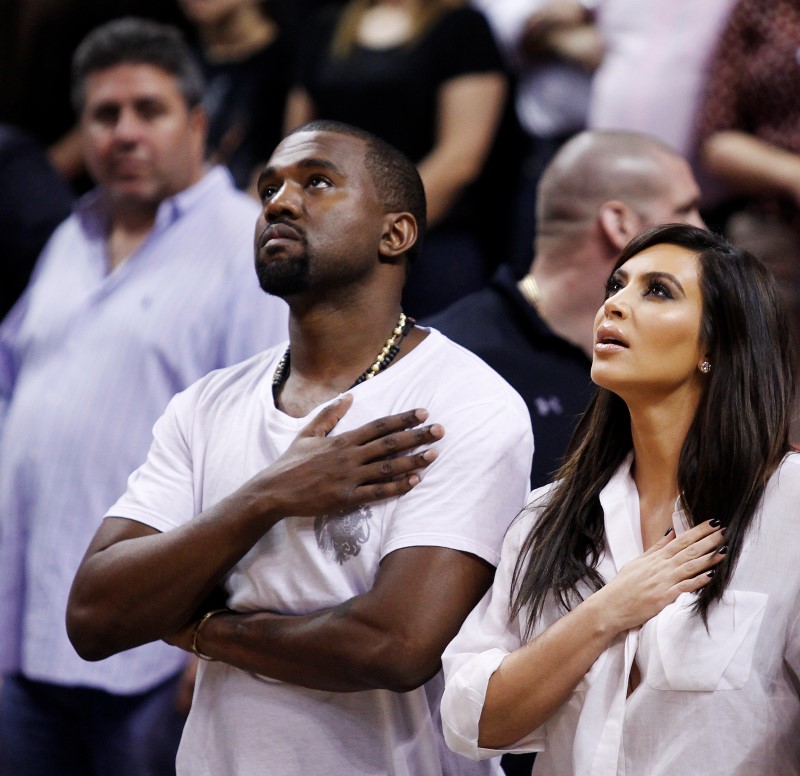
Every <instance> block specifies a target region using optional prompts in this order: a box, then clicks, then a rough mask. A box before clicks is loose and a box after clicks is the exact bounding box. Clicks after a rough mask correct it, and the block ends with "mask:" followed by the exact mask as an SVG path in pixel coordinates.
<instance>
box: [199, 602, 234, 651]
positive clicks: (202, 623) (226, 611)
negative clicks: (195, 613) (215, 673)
mask: <svg viewBox="0 0 800 776" xmlns="http://www.w3.org/2000/svg"><path fill="white" fill-rule="evenodd" d="M230 612H231V610H230V609H228V608H223V609H212V610H211V611H210V612H206V613H205V614H204V615H203V616H202V617H201V618H200V619H199V620H198V621H197V625H195V626H194V629H193V630H192V653H193V654H194V655H195V657H199V658H200V660H207V661H209V662H213V661H215V660H216V658H215V657H209V656H208V655H207V654H206V653H205V652H203V650H202V648H201V646H200V643H199V642H200V636H201V633H202V632H203V629H204V628H205V626H206V625H207V623H208V621H209V620H210V619H211V618H212V617H216V616H217V615H219V614H229V613H230Z"/></svg>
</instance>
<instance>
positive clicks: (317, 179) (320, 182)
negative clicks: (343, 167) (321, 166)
mask: <svg viewBox="0 0 800 776" xmlns="http://www.w3.org/2000/svg"><path fill="white" fill-rule="evenodd" d="M308 185H309V186H311V187H312V188H315V189H321V188H325V187H327V186H330V185H331V182H330V181H329V180H328V179H327V178H323V177H322V175H312V176H311V177H310V178H309V179H308Z"/></svg>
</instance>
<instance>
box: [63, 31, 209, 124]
mask: <svg viewBox="0 0 800 776" xmlns="http://www.w3.org/2000/svg"><path fill="white" fill-rule="evenodd" d="M129 64H135V65H152V66H153V67H158V68H160V69H161V70H164V71H165V72H167V73H169V74H170V75H172V76H174V77H175V78H176V79H177V81H178V89H179V91H180V93H181V95H182V96H183V99H184V100H185V101H186V104H187V106H188V107H189V108H194V107H195V106H196V105H199V104H200V101H201V100H202V99H203V91H204V89H205V84H204V81H203V74H202V72H201V71H200V67H199V66H198V64H197V62H196V61H195V58H194V57H193V56H192V52H191V51H190V49H189V46H188V45H187V43H186V41H185V39H184V37H183V35H182V34H181V32H180V31H179V30H178V29H177V28H175V27H172V26H170V25H168V24H161V23H159V22H155V21H152V20H150V19H137V18H135V17H132V16H128V17H125V18H124V19H115V20H114V21H111V22H108V23H107V24H102V25H101V26H99V27H97V28H96V29H94V30H92V31H91V32H90V33H89V34H88V35H87V36H86V37H85V38H84V39H83V41H82V42H81V44H80V45H79V46H78V48H77V49H76V50H75V54H74V56H73V57H72V105H73V107H74V109H75V112H76V113H77V114H78V115H80V113H81V112H82V110H83V104H84V100H85V98H86V78H87V77H88V76H89V74H90V73H94V72H97V71H99V70H108V69H109V68H112V67H116V66H117V65H129Z"/></svg>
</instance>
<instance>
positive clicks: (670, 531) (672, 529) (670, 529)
mask: <svg viewBox="0 0 800 776" xmlns="http://www.w3.org/2000/svg"><path fill="white" fill-rule="evenodd" d="M674 530H675V529H674V528H673V527H672V526H670V527H669V528H668V529H667V532H666V533H665V534H664V536H669V535H670V534H671V533H672V532H673V531H674Z"/></svg>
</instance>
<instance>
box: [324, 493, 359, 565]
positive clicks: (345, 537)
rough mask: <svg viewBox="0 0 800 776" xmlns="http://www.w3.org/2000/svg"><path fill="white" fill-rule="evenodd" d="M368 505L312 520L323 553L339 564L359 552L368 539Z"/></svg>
mask: <svg viewBox="0 0 800 776" xmlns="http://www.w3.org/2000/svg"><path fill="white" fill-rule="evenodd" d="M371 517H372V509H371V508H370V507H369V506H363V507H356V508H355V509H351V510H343V511H341V512H334V513H333V514H330V515H322V516H321V517H317V518H316V519H315V520H314V534H315V536H316V537H317V544H318V545H319V548H320V549H321V550H322V553H323V555H325V557H326V558H329V559H330V560H333V561H336V563H338V564H339V565H340V566H341V565H343V564H344V563H345V561H348V560H350V558H355V557H356V555H358V554H359V553H360V552H361V545H362V544H364V543H365V542H366V541H367V540H368V539H369V522H368V521H369V520H370V518H371Z"/></svg>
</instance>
